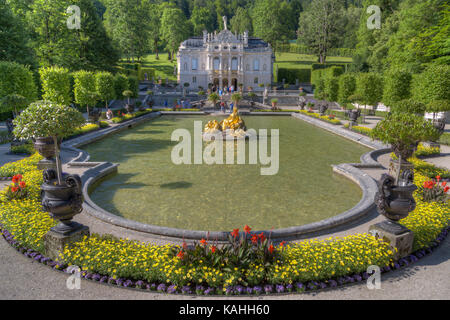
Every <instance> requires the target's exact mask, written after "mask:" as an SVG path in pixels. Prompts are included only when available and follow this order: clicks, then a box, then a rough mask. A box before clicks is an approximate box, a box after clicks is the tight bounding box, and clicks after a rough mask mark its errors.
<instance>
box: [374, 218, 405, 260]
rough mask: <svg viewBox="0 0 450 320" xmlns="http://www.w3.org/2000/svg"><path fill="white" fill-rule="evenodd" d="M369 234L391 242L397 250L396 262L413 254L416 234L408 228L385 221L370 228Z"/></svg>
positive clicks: (395, 254)
mask: <svg viewBox="0 0 450 320" xmlns="http://www.w3.org/2000/svg"><path fill="white" fill-rule="evenodd" d="M369 233H370V234H372V235H373V236H375V237H376V238H379V239H383V241H386V242H389V243H390V245H391V247H392V248H396V249H397V252H395V253H394V260H398V259H401V258H404V257H406V256H407V255H409V254H410V253H411V252H412V248H413V240H414V234H413V232H412V231H411V230H409V229H408V228H406V227H404V226H402V225H400V224H398V223H395V222H391V221H383V222H381V223H377V224H374V225H372V226H370V227H369Z"/></svg>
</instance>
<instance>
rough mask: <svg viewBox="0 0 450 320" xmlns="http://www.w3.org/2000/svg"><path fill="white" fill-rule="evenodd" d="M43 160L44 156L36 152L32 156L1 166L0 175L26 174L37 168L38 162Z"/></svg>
mask: <svg viewBox="0 0 450 320" xmlns="http://www.w3.org/2000/svg"><path fill="white" fill-rule="evenodd" d="M40 160H42V156H40V155H39V154H38V153H35V154H34V155H32V156H31V157H28V158H25V159H22V160H19V161H16V162H10V163H7V164H5V165H4V166H3V167H1V168H0V177H12V176H14V175H15V174H19V173H20V174H22V175H23V174H25V173H26V172H29V171H33V170H36V164H37V163H38V162H39V161H40Z"/></svg>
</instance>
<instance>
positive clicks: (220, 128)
mask: <svg viewBox="0 0 450 320" xmlns="http://www.w3.org/2000/svg"><path fill="white" fill-rule="evenodd" d="M248 136H249V135H248V133H247V127H246V126H245V122H244V120H243V119H242V118H241V117H240V116H239V115H238V109H237V107H234V108H233V113H232V114H231V115H230V116H229V117H228V118H226V119H224V120H222V121H221V122H218V121H217V120H211V121H209V122H208V123H207V124H206V126H205V130H204V133H203V140H206V141H211V140H214V139H216V137H222V138H223V139H224V140H227V139H245V138H247V137H248Z"/></svg>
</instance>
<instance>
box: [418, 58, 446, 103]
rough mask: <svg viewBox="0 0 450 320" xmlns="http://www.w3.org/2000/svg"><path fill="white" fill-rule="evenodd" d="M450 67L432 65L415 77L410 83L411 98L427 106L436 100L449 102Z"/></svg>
mask: <svg viewBox="0 0 450 320" xmlns="http://www.w3.org/2000/svg"><path fill="white" fill-rule="evenodd" d="M448 88H450V66H448V65H432V66H430V67H428V68H427V69H426V70H425V71H424V72H423V73H421V74H419V75H416V76H415V77H414V78H413V82H412V97H413V99H414V100H416V101H420V102H422V103H424V104H429V103H430V102H432V101H436V100H447V101H448V100H450V90H449V89H448Z"/></svg>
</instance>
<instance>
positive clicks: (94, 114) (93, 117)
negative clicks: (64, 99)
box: [88, 109, 100, 123]
mask: <svg viewBox="0 0 450 320" xmlns="http://www.w3.org/2000/svg"><path fill="white" fill-rule="evenodd" d="M88 118H89V121H90V122H93V123H95V122H98V119H100V111H99V110H97V109H94V110H89V117H88Z"/></svg>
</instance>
